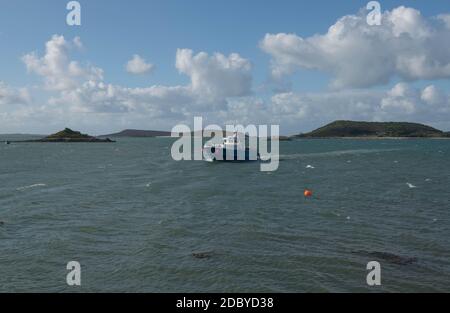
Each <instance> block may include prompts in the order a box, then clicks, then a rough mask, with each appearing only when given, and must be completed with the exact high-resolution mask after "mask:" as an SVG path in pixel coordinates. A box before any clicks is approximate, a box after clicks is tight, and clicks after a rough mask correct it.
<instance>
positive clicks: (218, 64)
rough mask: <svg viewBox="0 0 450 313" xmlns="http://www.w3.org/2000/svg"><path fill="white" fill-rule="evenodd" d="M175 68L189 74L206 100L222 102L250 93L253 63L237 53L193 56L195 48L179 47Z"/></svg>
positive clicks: (195, 88)
mask: <svg viewBox="0 0 450 313" xmlns="http://www.w3.org/2000/svg"><path fill="white" fill-rule="evenodd" d="M176 67H177V69H178V70H179V71H180V73H183V74H186V75H188V76H189V77H190V79H191V86H190V87H191V89H192V92H193V93H195V94H196V95H198V96H199V97H200V98H201V99H202V100H204V101H210V102H214V101H222V100H224V99H226V98H228V97H242V96H247V95H249V94H250V92H251V85H252V75H251V68H252V67H251V63H250V61H248V60H246V59H244V58H242V57H241V56H240V55H239V54H237V53H232V54H230V55H229V56H225V55H223V54H221V53H215V54H213V55H211V56H209V55H208V54H207V53H205V52H200V53H198V54H196V55H194V53H193V51H192V50H189V49H178V51H177V55H176Z"/></svg>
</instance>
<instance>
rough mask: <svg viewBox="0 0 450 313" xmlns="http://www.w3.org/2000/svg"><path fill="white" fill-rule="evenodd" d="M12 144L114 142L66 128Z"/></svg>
mask: <svg viewBox="0 0 450 313" xmlns="http://www.w3.org/2000/svg"><path fill="white" fill-rule="evenodd" d="M13 142H114V141H113V140H111V139H109V138H106V139H101V138H98V137H93V136H89V135H86V134H82V133H81V132H79V131H74V130H71V129H70V128H66V129H64V130H62V131H60V132H57V133H54V134H52V135H50V136H47V137H44V138H41V139H35V140H22V141H13Z"/></svg>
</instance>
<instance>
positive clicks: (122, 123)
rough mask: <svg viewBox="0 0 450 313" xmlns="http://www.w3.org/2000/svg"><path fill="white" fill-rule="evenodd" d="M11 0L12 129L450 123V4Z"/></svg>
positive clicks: (7, 30)
mask: <svg viewBox="0 0 450 313" xmlns="http://www.w3.org/2000/svg"><path fill="white" fill-rule="evenodd" d="M68 2H69V1H65V0H40V1H28V0H14V1H6V0H0V133H40V134H46V133H52V132H56V131H58V130H60V129H62V128H64V127H70V128H73V129H76V130H80V131H83V132H86V133H91V134H97V135H98V134H104V133H110V132H115V131H120V130H122V129H125V128H138V129H158V130H170V129H172V127H174V126H175V125H177V124H179V123H184V124H187V125H192V124H193V119H194V116H201V117H203V119H204V124H205V125H204V126H206V124H218V125H220V126H222V125H225V124H243V125H248V124H257V125H258V124H278V125H280V129H281V132H282V133H283V134H295V133H299V132H305V131H310V130H312V129H314V128H317V127H320V126H322V125H323V124H325V123H328V122H331V121H333V120H337V119H352V120H366V121H411V122H421V123H426V124H429V125H432V126H435V127H437V128H440V129H443V130H450V85H449V78H450V2H448V1H440V0H431V1H425V0H423V1H422V0H416V1H387V0H386V1H379V4H380V6H381V19H380V25H369V24H368V22H367V15H368V14H370V13H371V11H372V10H367V8H366V5H367V3H368V1H359V0H341V1H328V0H327V1H325V0H315V1H299V0H292V1H287V0H281V1H272V0H259V1H258V0H245V1H242V0H241V1H238V0H227V1H223V0H222V1H219V0H208V1H206V0H183V1H182V0H179V1H175V0H169V1H168V0H161V1H156V0H154V1H141V0H130V1H126V2H125V1H118V0H117V1H114V0H109V1H107V0H89V1H87V0H84V1H83V0H80V1H78V2H79V3H80V5H81V25H79V26H77V25H75V26H70V25H68V24H67V22H66V16H67V14H68V13H69V10H67V8H66V5H67V3H68Z"/></svg>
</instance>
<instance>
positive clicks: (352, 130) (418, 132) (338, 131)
mask: <svg viewBox="0 0 450 313" xmlns="http://www.w3.org/2000/svg"><path fill="white" fill-rule="evenodd" d="M292 137H293V138H362V139H364V138H365V139H377V138H450V133H449V132H443V131H441V130H438V129H436V128H433V127H430V126H427V125H423V124H418V123H407V122H356V121H334V122H332V123H330V124H327V125H325V126H323V127H320V128H318V129H316V130H313V131H312V132H309V133H304V134H299V135H294V136H292Z"/></svg>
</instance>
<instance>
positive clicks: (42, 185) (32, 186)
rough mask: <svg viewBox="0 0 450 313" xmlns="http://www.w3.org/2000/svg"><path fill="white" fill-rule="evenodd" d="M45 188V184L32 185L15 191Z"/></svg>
mask: <svg viewBox="0 0 450 313" xmlns="http://www.w3.org/2000/svg"><path fill="white" fill-rule="evenodd" d="M46 186H47V185H46V184H33V185H28V186H23V187H18V188H17V190H18V191H23V190H27V189H30V188H36V187H46Z"/></svg>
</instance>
